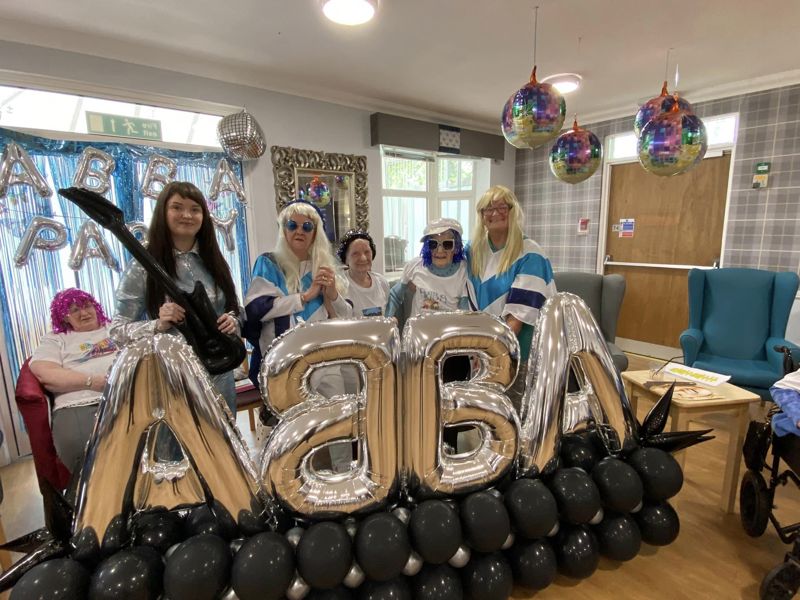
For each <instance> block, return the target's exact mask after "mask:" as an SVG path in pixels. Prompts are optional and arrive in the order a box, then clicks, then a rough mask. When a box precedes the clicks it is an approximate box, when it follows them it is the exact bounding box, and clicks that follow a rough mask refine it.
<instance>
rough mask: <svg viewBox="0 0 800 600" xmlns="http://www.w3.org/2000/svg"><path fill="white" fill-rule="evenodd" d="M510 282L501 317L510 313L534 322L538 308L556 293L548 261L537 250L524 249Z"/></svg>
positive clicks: (524, 321) (522, 319)
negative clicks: (526, 250)
mask: <svg viewBox="0 0 800 600" xmlns="http://www.w3.org/2000/svg"><path fill="white" fill-rule="evenodd" d="M513 269H514V271H515V276H514V281H513V282H512V284H511V289H510V290H509V292H508V297H507V299H506V305H505V307H504V308H503V316H506V315H511V316H513V317H514V318H516V319H519V320H520V321H522V322H523V323H527V324H528V325H535V324H536V320H537V319H538V318H539V309H541V308H542V306H543V305H544V303H545V302H546V301H547V299H548V298H550V297H551V296H553V295H554V294H555V292H556V288H555V284H554V283H553V268H552V266H551V265H550V261H549V260H548V259H547V258H546V257H545V256H543V255H541V254H539V253H538V252H533V251H531V252H527V253H526V254H524V255H523V256H522V257H520V259H519V260H518V261H517V262H516V263H515V264H514V266H513Z"/></svg>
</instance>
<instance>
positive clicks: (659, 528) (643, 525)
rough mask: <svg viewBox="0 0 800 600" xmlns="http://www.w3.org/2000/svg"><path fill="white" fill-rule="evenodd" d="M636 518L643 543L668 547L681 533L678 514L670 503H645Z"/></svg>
mask: <svg viewBox="0 0 800 600" xmlns="http://www.w3.org/2000/svg"><path fill="white" fill-rule="evenodd" d="M634 517H635V518H636V523H637V524H638V525H639V529H640V531H641V532H642V541H643V542H646V543H648V544H651V545H653V546H666V545H667V544H671V543H672V542H674V541H675V538H677V537H678V534H679V533H680V531H681V522H680V519H678V513H676V512H675V509H674V508H672V506H671V505H670V504H669V502H645V503H644V506H643V507H642V510H640V511H639V512H637V513H636V514H635V515H634Z"/></svg>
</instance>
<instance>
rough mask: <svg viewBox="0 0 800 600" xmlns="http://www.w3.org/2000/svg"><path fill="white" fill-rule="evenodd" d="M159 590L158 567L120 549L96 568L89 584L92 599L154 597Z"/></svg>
mask: <svg viewBox="0 0 800 600" xmlns="http://www.w3.org/2000/svg"><path fill="white" fill-rule="evenodd" d="M160 593H161V570H160V569H154V568H153V563H151V562H149V561H148V560H147V559H146V558H144V557H143V556H142V555H140V554H136V553H134V552H130V551H128V550H123V551H122V552H117V553H116V554H114V555H112V556H110V557H108V558H107V559H105V560H104V561H103V562H101V563H100V565H99V566H98V567H97V570H96V571H95V572H94V574H93V575H92V580H91V583H90V585H89V596H90V597H91V598H92V600H117V599H123V598H132V599H133V598H135V599H136V600H156V598H158V596H159V594H160Z"/></svg>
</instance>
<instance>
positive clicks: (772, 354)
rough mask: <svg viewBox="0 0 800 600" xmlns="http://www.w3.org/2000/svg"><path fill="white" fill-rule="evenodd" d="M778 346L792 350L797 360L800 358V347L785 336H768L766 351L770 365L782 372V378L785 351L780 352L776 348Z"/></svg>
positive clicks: (793, 356)
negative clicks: (784, 337)
mask: <svg viewBox="0 0 800 600" xmlns="http://www.w3.org/2000/svg"><path fill="white" fill-rule="evenodd" d="M776 346H784V347H786V348H788V349H789V350H791V352H792V358H793V359H794V360H795V361H797V360H800V347H798V346H796V345H794V344H793V343H792V342H790V341H788V340H785V339H783V338H777V337H771V338H767V342H766V348H765V349H766V352H767V362H769V364H770V366H771V367H772V368H773V369H774V370H775V372H776V373H779V374H780V377H779V379H780V378H782V377H783V375H784V373H783V352H779V351H777V350H775V347H776Z"/></svg>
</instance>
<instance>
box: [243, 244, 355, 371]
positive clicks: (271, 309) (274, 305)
mask: <svg viewBox="0 0 800 600" xmlns="http://www.w3.org/2000/svg"><path fill="white" fill-rule="evenodd" d="M313 278H314V277H313V273H312V272H311V261H310V260H304V261H301V262H300V290H299V291H298V292H297V293H294V294H290V293H289V290H288V288H287V287H286V277H284V274H283V271H281V268H280V267H279V266H278V264H277V263H276V262H275V261H274V260H273V258H272V257H270V256H269V254H262V255H261V256H259V257H258V259H257V260H256V264H255V266H254V267H253V279H252V281H251V282H250V288H249V289H248V290H247V294H246V295H245V298H244V309H245V314H246V315H247V321H246V323H245V327H244V335H245V337H246V338H247V341H248V342H250V343H251V344H252V345H253V357H252V359H251V361H250V373H249V376H250V380H251V381H253V383H254V384H255V385H258V383H257V382H258V371H259V369H260V368H261V359H262V357H263V355H264V353H266V351H267V350H268V349H269V346H270V344H272V342H273V340H274V339H275V338H277V337H280V336H281V335H283V334H284V333H286V332H287V331H289V330H290V329H291V328H292V327H294V326H295V325H296V324H297V323H299V322H302V321H308V322H314V321H323V320H325V319H327V318H328V311H327V310H326V309H325V305H324V304H323V298H322V294H320V295H318V296H317V297H316V298H314V299H313V300H311V301H310V302H308V303H307V304H305V305H304V304H303V300H302V298H301V296H302V295H303V292H305V291H306V290H308V288H310V287H311V283H312V281H313ZM333 308H334V310H335V311H336V316H337V317H348V316H351V315H352V307H351V306H350V304H348V303H347V301H346V300H345V299H344V297H343V296H342V294H339V295H338V297H337V298H336V300H334V301H333Z"/></svg>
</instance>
